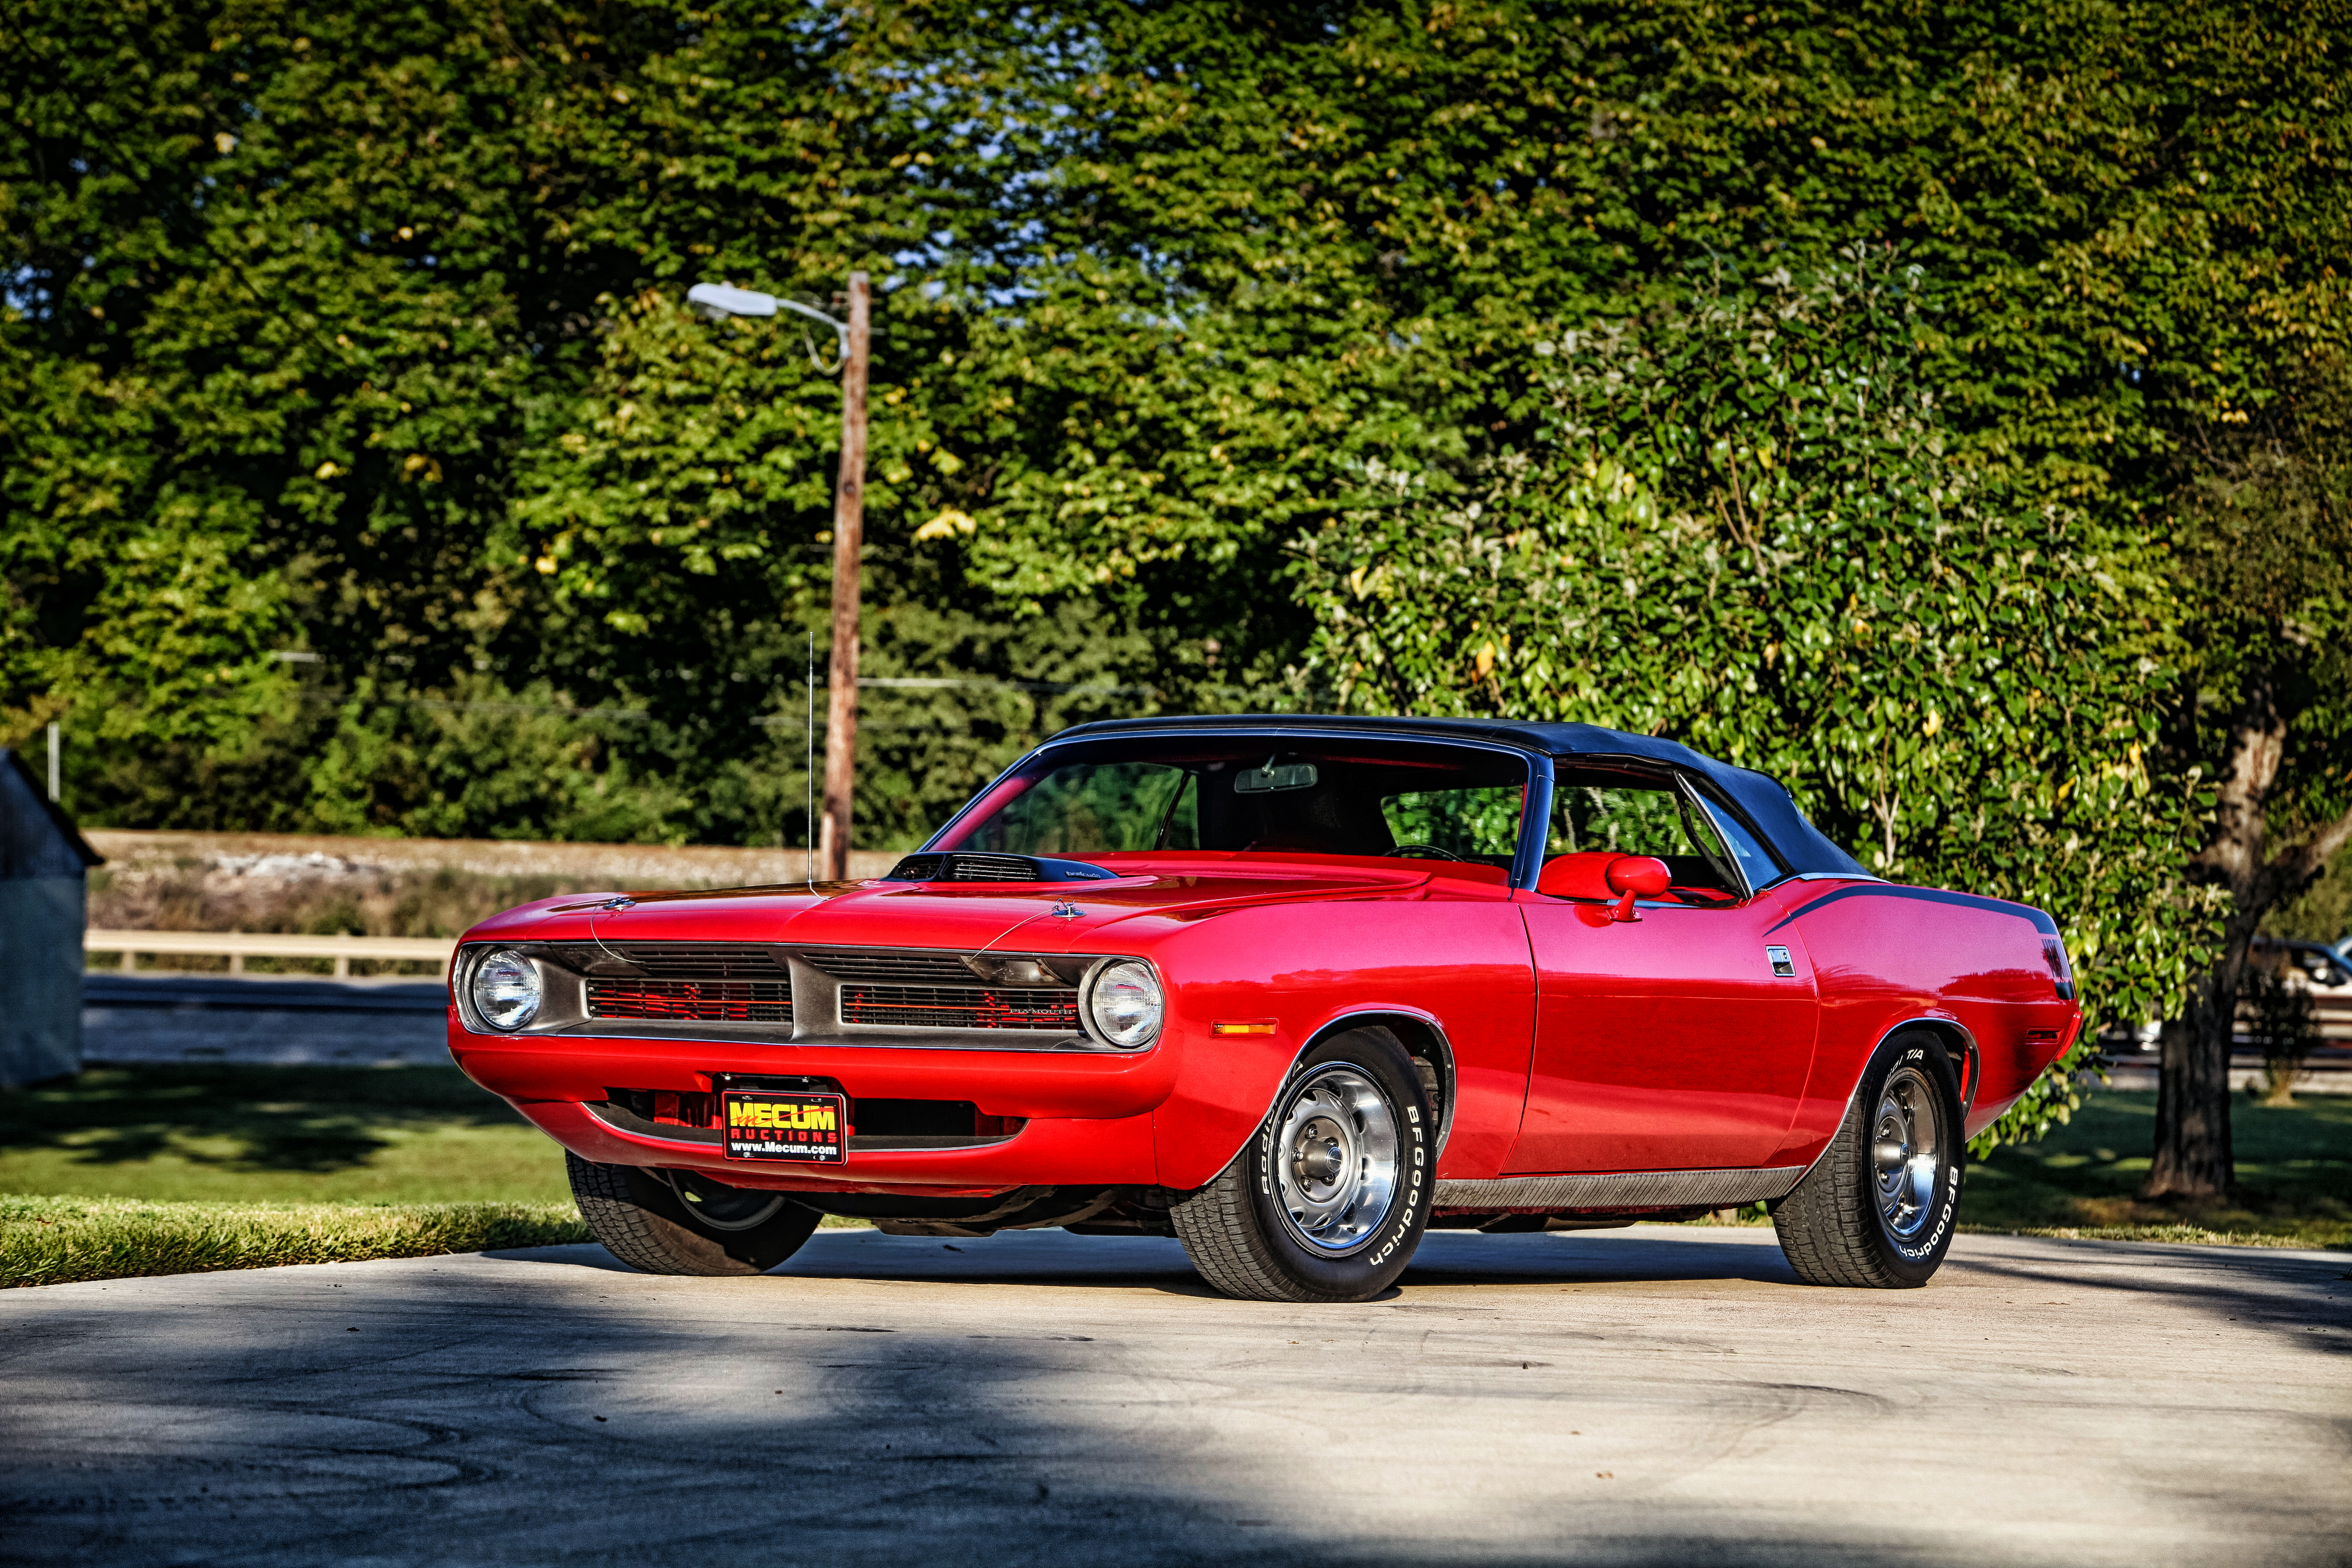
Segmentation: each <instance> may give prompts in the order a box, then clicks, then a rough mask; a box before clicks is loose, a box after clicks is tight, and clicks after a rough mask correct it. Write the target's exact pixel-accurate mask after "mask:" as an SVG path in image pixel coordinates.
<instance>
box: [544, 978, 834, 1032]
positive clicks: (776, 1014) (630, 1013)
mask: <svg viewBox="0 0 2352 1568" xmlns="http://www.w3.org/2000/svg"><path fill="white" fill-rule="evenodd" d="M588 1016H589V1017H590V1018H598V1019H677V1020H678V1021H680V1022H690V1023H780V1024H790V1023H791V1022H792V1021H793V987H792V982H791V981H790V980H787V979H783V978H781V977H780V978H777V979H773V980H607V979H596V978H591V979H590V980H589V982H588Z"/></svg>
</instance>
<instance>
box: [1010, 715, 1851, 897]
mask: <svg viewBox="0 0 2352 1568" xmlns="http://www.w3.org/2000/svg"><path fill="white" fill-rule="evenodd" d="M1188 729H1202V730H1231V729H1246V730H1252V731H1256V732H1260V733H1264V734H1267V735H1284V734H1289V735H1297V736H1302V737H1304V736H1310V735H1315V734H1317V733H1318V732H1323V731H1329V730H1348V731H1352V732H1354V733H1356V734H1366V733H1370V734H1377V735H1394V736H1398V737H1408V736H1417V737H1425V738H1428V739H1432V740H1483V741H1487V742H1490V743H1492V744H1495V745H1499V746H1514V747H1519V748H1521V749H1522V750H1527V751H1539V752H1542V753H1544V754H1545V755H1546V756H1549V757H1554V758H1562V759H1568V758H1574V759H1576V760H1579V761H1588V762H1603V761H1607V760H1609V759H1610V758H1632V759H1635V760H1639V761H1643V762H1656V763H1662V764H1664V765H1665V766H1667V767H1671V768H1683V769H1685V770H1686V771H1688V772H1691V773H1695V774H1696V775H1698V776H1699V777H1700V778H1701V779H1706V781H1707V782H1708V783H1710V784H1712V785H1714V786H1715V787H1716V788H1717V789H1719V790H1721V791H1722V792H1723V793H1724V795H1725V796H1727V798H1728V799H1729V800H1730V801H1731V803H1732V804H1733V805H1735V806H1737V807H1738V808H1739V810H1741V811H1742V812H1743V813H1745V814H1746V816H1747V817H1748V821H1750V822H1752V823H1754V824H1755V826H1756V828H1757V830H1758V831H1760V832H1761V833H1762V834H1763V835H1764V836H1765V837H1766V838H1767V839H1769V840H1770V841H1771V843H1772V847H1773V848H1774V849H1776V850H1778V851H1780V857H1781V859H1783V860H1785V861H1787V862H1789V869H1790V871H1792V872H1816V873H1830V874H1832V875H1837V876H1868V875H1870V874H1871V873H1868V872H1866V871H1864V870H1863V869H1862V865H1861V863H1860V862H1857V861H1856V860H1855V859H1854V858H1853V856H1852V855H1850V854H1848V853H1847V852H1845V851H1843V850H1842V849H1840V848H1838V846H1837V845H1835V844H1833V843H1832V842H1831V841H1829V840H1828V839H1827V838H1825V837H1823V836H1822V831H1821V830H1820V829H1819V828H1816V827H1814V826H1813V824H1812V823H1811V822H1810V821H1806V819H1805V814H1804V813H1803V812H1802V811H1800V810H1797V803H1796V801H1795V800H1791V799H1790V796H1789V791H1788V789H1787V788H1786V787H1785V786H1784V785H1782V784H1781V783H1780V780H1779V779H1773V778H1771V777H1770V776H1769V775H1768V774H1763V773H1758V772H1755V771H1753V770H1751V769H1749V768H1734V767H1733V766H1731V764H1729V763H1727V762H1718V761H1717V760H1716V759H1715V758H1712V757H1707V756H1704V755H1702V754H1700V753H1698V752H1696V751H1693V750H1692V749H1691V748H1690V747H1687V746H1685V745H1683V744H1682V743H1681V742H1679V741H1674V740H1661V739H1659V738H1658V737H1656V736H1654V735H1629V734H1627V733H1626V732H1625V731H1623V730H1618V729H1602V728H1601V727H1600V726H1598V725H1591V724H1532V723H1524V722H1520V721H1518V720H1514V719H1499V718H1354V717H1347V716H1341V715H1338V714H1286V713H1237V714H1199V715H1191V716H1184V717H1181V718H1179V717H1171V718H1114V719H1102V720H1098V721H1097V722H1096V723H1093V724H1081V725H1076V726H1074V727H1071V728H1068V729H1066V730H1064V731H1062V732H1061V733H1060V734H1059V735H1056V736H1055V737H1054V738H1053V739H1052V740H1051V741H1049V742H1047V744H1048V745H1055V746H1058V745H1061V744H1063V743H1064V742H1066V741H1072V740H1094V739H1108V738H1110V737H1113V736H1117V735H1122V734H1142V733H1152V734H1167V733H1170V732H1171V731H1177V732H1181V731H1183V730H1188Z"/></svg>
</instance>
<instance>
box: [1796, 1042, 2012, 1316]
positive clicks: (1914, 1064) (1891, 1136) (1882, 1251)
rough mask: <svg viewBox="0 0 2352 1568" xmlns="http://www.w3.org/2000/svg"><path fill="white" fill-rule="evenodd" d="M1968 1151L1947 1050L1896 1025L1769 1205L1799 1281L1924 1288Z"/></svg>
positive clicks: (1944, 1245)
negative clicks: (1815, 1151) (1819, 1144)
mask: <svg viewBox="0 0 2352 1568" xmlns="http://www.w3.org/2000/svg"><path fill="white" fill-rule="evenodd" d="M1967 1157H1968V1149H1967V1139H1966V1136H1965V1134H1963V1132H1962V1128H1961V1115H1960V1091H1959V1078H1958V1074H1957V1073H1955V1072H1954V1071H1952V1060H1951V1056H1950V1054H1949V1053H1948V1051H1946V1050H1945V1049H1944V1042H1943V1041H1942V1040H1940V1039H1938V1038H1937V1036H1936V1035H1935V1034H1934V1033H1933V1032H1931V1031H1930V1030H1924V1029H1906V1030H1897V1031H1896V1032H1895V1033H1894V1034H1892V1035H1890V1036H1888V1037H1887V1038H1886V1040H1884V1041H1882V1042H1881V1043H1880V1045H1879V1047H1878V1049H1877V1050H1876V1051H1874V1052H1872V1053H1871V1058H1870V1064H1869V1065H1868V1066H1867V1067H1865V1068H1864V1069H1863V1073H1862V1082H1861V1084H1860V1085H1859V1087H1857V1088H1856V1090H1855V1091H1854V1096H1853V1103H1851V1104H1850V1105H1848V1106H1847V1107H1846V1113H1845V1120H1844V1122H1843V1124H1841V1125H1840V1126H1839V1128H1838V1130H1837V1135H1836V1136H1835V1137H1833V1138H1832V1139H1831V1140H1830V1146H1829V1147H1828V1148H1827V1149H1826V1150H1824V1151H1823V1152H1822V1157H1821V1158H1820V1159H1819V1160H1817V1161H1815V1162H1814V1164H1813V1168H1812V1169H1811V1170H1810V1171H1807V1172H1806V1173H1805V1178H1804V1179H1803V1180H1802V1181H1801V1182H1799V1183H1798V1184H1797V1186H1796V1189H1795V1190H1794V1191H1792V1192H1790V1194H1789V1196H1788V1197H1784V1198H1782V1199H1780V1202H1778V1203H1777V1204H1774V1205H1773V1206H1772V1225H1773V1228H1774V1229H1775V1230H1777V1231H1778V1232H1779V1233H1780V1250H1781V1251H1782V1252H1783V1253H1784V1254H1786V1255H1787V1257H1788V1260H1789V1266H1790V1268H1791V1269H1794V1270H1796V1271H1797V1278H1799V1279H1800V1280H1802V1281H1804V1282H1805V1283H1806V1284H1808V1285H1850V1286H1864V1287H1871V1288H1875V1289H1879V1290H1898V1291H1899V1290H1910V1289H1916V1287H1918V1286H1921V1285H1924V1284H1926V1283H1927V1281H1928V1280H1929V1278H1931V1277H1932V1276H1933V1275H1934V1274H1935V1272H1936V1270H1937V1268H1939V1267H1941V1266H1942V1264H1943V1261H1944V1254H1945V1253H1946V1252H1948V1251H1949V1250H1950V1249H1951V1246H1952V1228H1953V1226H1954V1225H1955V1223H1957V1221H1958V1217H1959V1207H1960V1176H1961V1172H1962V1169H1963V1168H1964V1162H1965V1161H1966V1159H1967Z"/></svg>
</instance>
